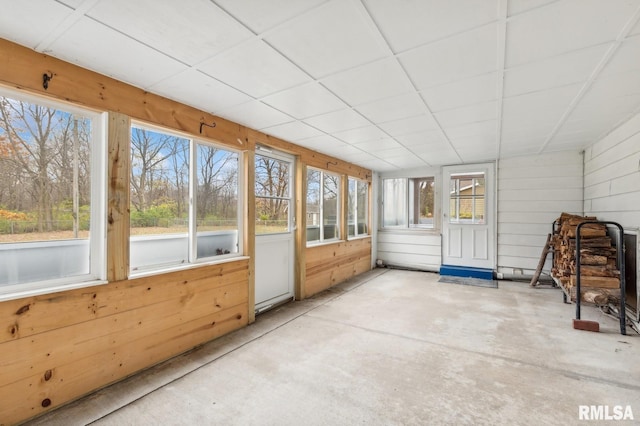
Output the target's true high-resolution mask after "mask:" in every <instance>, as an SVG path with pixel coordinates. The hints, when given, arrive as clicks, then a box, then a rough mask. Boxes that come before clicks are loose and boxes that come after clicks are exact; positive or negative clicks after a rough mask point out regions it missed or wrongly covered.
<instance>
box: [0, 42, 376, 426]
mask: <svg viewBox="0 0 640 426" xmlns="http://www.w3.org/2000/svg"><path fill="white" fill-rule="evenodd" d="M0 63H1V64H2V67H0V84H2V85H5V86H8V87H12V88H17V89H19V90H24V91H28V92H30V93H35V94H38V95H42V96H46V97H50V98H54V99H57V100H61V101H65V102H70V103H73V104H77V105H81V106H84V107H88V108H92V109H96V110H99V111H105V112H109V130H110V131H109V146H108V156H109V164H107V168H108V175H109V176H108V183H107V198H108V206H107V208H108V216H109V217H108V226H107V278H108V280H109V283H108V284H104V285H99V286H93V287H86V288H82V289H77V290H69V291H63V292H58V293H53V294H45V295H41V296H34V297H28V298H22V299H16V300H12V301H7V302H1V303H0V426H4V425H8V424H14V423H19V422H21V421H24V420H26V419H29V418H31V417H34V416H37V415H39V414H42V413H44V412H46V411H49V410H51V409H53V408H55V407H58V406H60V405H62V404H65V403H67V402H69V401H72V400H74V399H77V398H79V397H81V396H83V395H85V394H87V393H90V392H92V391H94V390H96V389H99V388H101V387H103V386H106V385H108V384H110V383H113V382H115V381H118V380H121V379H123V378H125V377H127V376H129V375H131V374H134V373H135V372H137V371H139V370H141V369H144V368H147V367H149V366H151V365H154V364H156V363H158V362H161V361H164V360H166V359H168V358H170V357H172V356H175V355H177V354H180V353H182V352H185V351H187V350H189V349H191V348H193V347H196V346H198V345H200V344H202V343H205V342H207V341H210V340H212V339H215V338H217V337H219V336H221V335H223V334H225V333H228V332H230V331H233V330H235V329H238V328H241V327H243V326H245V325H247V324H248V323H249V322H251V321H253V308H254V306H253V300H254V299H253V297H254V294H253V282H254V277H253V272H254V258H253V256H254V252H253V240H254V238H255V230H254V228H255V227H254V226H252V217H253V216H254V215H253V213H252V212H251V211H250V210H251V207H252V205H253V203H251V196H249V197H247V199H245V201H246V202H247V206H248V210H247V214H246V215H245V217H244V222H245V223H244V224H243V226H244V230H245V235H244V237H245V239H244V250H245V252H244V253H243V254H244V255H245V256H246V257H244V258H242V259H237V260H233V261H229V262H225V263H221V264H216V265H206V266H199V267H193V268H191V269H185V270H182V271H178V272H172V273H165V274H158V275H154V276H149V277H145V278H137V279H128V272H129V271H128V232H129V216H128V203H129V201H128V197H129V192H128V186H129V183H128V175H129V174H128V172H126V171H127V170H128V167H129V165H128V152H129V146H128V130H127V128H128V126H129V122H130V120H131V119H137V120H141V121H144V122H147V123H151V124H156V125H160V126H163V127H166V128H169V129H174V130H178V131H182V132H185V133H188V134H191V135H193V136H194V137H198V138H199V139H204V140H211V141H213V142H216V143H220V144H223V145H227V146H229V147H231V148H234V149H241V150H243V151H245V152H246V153H247V155H246V156H245V160H246V161H245V164H244V173H245V174H244V177H245V179H246V182H245V183H247V184H248V183H250V181H251V179H250V176H249V175H250V172H251V167H249V162H250V161H251V159H252V158H253V151H254V149H255V145H256V144H257V143H261V144H264V145H267V146H271V147H273V148H275V149H279V150H282V151H285V152H289V153H291V154H293V155H295V156H296V158H297V167H298V188H297V190H296V194H297V196H298V201H297V208H296V212H297V213H296V214H297V215H298V220H297V223H298V224H303V223H304V217H305V216H304V199H305V198H304V197H303V195H304V191H303V189H304V188H303V187H302V186H301V185H303V184H304V179H303V176H304V171H305V170H306V167H307V166H313V167H316V168H321V169H325V170H329V171H332V172H334V173H340V174H342V176H343V179H346V177H347V176H354V177H358V178H360V179H364V180H367V181H369V182H371V171H370V170H367V169H364V168H361V167H358V166H355V165H353V164H350V163H348V162H345V161H342V160H339V159H336V158H333V157H329V156H327V155H324V154H320V153H317V152H314V151H312V150H309V149H306V148H303V147H299V146H296V145H294V144H291V143H289V142H287V141H283V140H281V139H278V138H274V137H271V136H268V135H266V134H263V133H261V132H257V131H254V130H252V129H248V128H246V127H243V126H241V125H239V124H236V123H233V122H230V121H227V120H224V119H222V118H220V117H215V116H213V115H211V114H208V113H206V112H203V111H199V110H197V109H195V108H192V107H189V106H187V105H183V104H180V103H177V102H174V101H171V100H169V99H166V98H163V97H160V96H157V95H154V94H152V93H148V92H145V91H143V90H141V89H138V88H135V87H133V86H129V85H127V84H125V83H122V82H120V81H117V80H114V79H111V78H109V77H106V76H103V75H100V74H97V73H94V72H92V71H89V70H86V69H83V68H80V67H77V66H75V65H72V64H69V63H66V62H63V61H60V60H58V59H55V58H52V57H50V56H47V55H43V54H40V53H37V52H34V51H32V50H30V49H27V48H24V47H22V46H19V45H17V44H14V43H11V42H9V41H6V40H3V39H0ZM45 72H47V73H52V74H53V75H54V79H53V81H52V82H51V83H50V84H49V88H48V90H44V89H43V88H42V74H43V73H45ZM201 122H207V123H210V122H215V123H216V127H215V128H208V127H204V129H203V134H202V135H200V134H199V128H200V123H201ZM247 187H248V188H252V186H251V185H248V186H247ZM298 229H299V230H300V229H302V231H299V232H298V233H297V235H296V242H297V243H296V262H297V263H296V277H297V282H296V297H297V298H299V299H302V298H304V297H307V296H310V295H312V294H315V293H317V292H319V291H321V290H323V289H325V288H328V287H330V286H332V285H335V284H338V283H340V282H342V281H344V280H346V279H348V278H350V277H352V276H353V275H356V274H358V273H361V272H365V271H368V270H369V269H370V268H371V239H370V238H363V239H358V240H353V241H341V242H337V243H333V244H327V245H322V246H315V247H310V248H306V244H305V241H306V239H305V235H304V226H298Z"/></svg>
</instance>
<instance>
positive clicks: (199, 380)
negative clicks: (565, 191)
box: [31, 269, 640, 426]
mask: <svg viewBox="0 0 640 426" xmlns="http://www.w3.org/2000/svg"><path fill="white" fill-rule="evenodd" d="M438 278H439V276H438V275H437V274H431V273H422V272H410V271H398V270H386V269H383V270H374V271H372V272H370V273H367V274H364V275H362V276H359V277H357V278H356V279H353V280H351V281H349V282H347V283H345V284H342V285H340V286H338V287H337V288H334V289H331V290H329V291H326V292H324V293H322V294H320V295H318V296H316V297H314V298H311V299H309V300H305V301H302V302H296V303H290V304H288V305H285V306H282V307H280V308H278V309H275V310H273V311H271V312H268V313H265V314H263V315H261V316H259V317H258V320H257V321H256V323H255V324H253V325H251V326H249V327H247V328H245V329H243V330H239V331H237V332H235V333H232V334H230V335H227V336H225V337H223V338H221V339H218V340H216V341H214V342H211V343H209V344H207V345H205V346H203V347H201V348H199V349H197V350H194V351H192V352H190V353H188V354H185V355H182V356H179V357H176V358H174V359H172V360H170V361H168V362H165V363H163V364H161V365H159V366H157V367H154V368H152V369H149V370H147V371H144V372H142V373H140V374H138V375H136V376H134V377H132V378H130V379H128V380H126V381H123V382H120V383H118V384H116V385H113V386H110V387H108V388H105V389H103V390H100V391H98V392H96V393H94V394H92V395H90V396H88V397H86V398H84V399H82V400H79V401H77V402H74V403H72V404H69V405H67V406H66V407H62V408H61V409H58V410H56V411H54V412H51V413H49V414H48V415H46V416H44V417H41V418H39V419H37V420H35V421H33V422H31V424H32V425H65V426H66V425H77V424H96V425H156V424H157V425H159V424H163V425H165V424H167V425H169V424H170V425H355V424H367V425H378V424H379V425H394V424H397V425H412V424H413V425H437V424H455V425H464V424H469V425H482V424H486V425H536V426H538V425H556V424H557V425H570V424H580V423H584V422H581V421H580V419H579V406H580V405H597V406H609V407H610V408H609V412H610V413H611V412H613V408H614V406H622V407H623V408H624V409H625V410H626V407H627V406H630V407H631V410H632V414H633V416H634V419H635V422H636V424H637V423H638V422H640V336H638V335H637V334H635V333H634V332H633V331H631V330H629V334H628V335H627V336H623V335H620V334H619V330H618V323H617V321H615V320H613V319H611V318H609V317H607V316H605V315H603V314H601V313H600V312H599V311H597V310H596V309H595V308H592V307H584V308H583V318H584V319H591V320H596V321H599V322H600V329H601V332H600V333H591V332H587V331H578V330H574V329H573V328H572V318H573V314H574V305H565V304H563V303H562V296H561V293H560V290H558V289H551V288H537V289H531V288H529V286H528V285H527V284H523V283H514V282H508V281H501V282H500V284H499V288H498V289H492V288H482V287H472V286H465V285H457V284H444V283H439V282H438ZM587 423H588V424H598V422H593V421H589V422H587ZM603 423H605V424H611V423H612V422H611V421H605V422H603ZM614 423H617V422H614ZM624 423H625V422H623V424H624ZM626 423H629V424H631V423H634V422H631V421H629V422H626Z"/></svg>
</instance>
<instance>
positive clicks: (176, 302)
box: [0, 259, 248, 425]
mask: <svg viewBox="0 0 640 426" xmlns="http://www.w3.org/2000/svg"><path fill="white" fill-rule="evenodd" d="M247 273H248V261H247V260H246V259H245V260H237V261H233V262H228V263H222V264H219V265H210V266H205V267H200V268H194V269H187V270H183V271H179V272H173V273H169V274H164V275H161V276H150V277H145V278H139V279H134V280H127V281H117V282H113V283H109V284H105V285H100V286H95V287H88V288H82V289H77V290H72V291H67V292H63V293H54V294H49V295H43V296H35V297H29V298H24V299H17V300H12V301H8V302H3V303H2V304H1V305H0V342H1V343H0V366H1V368H2V374H0V425H9V424H14V423H17V422H19V421H21V420H24V419H27V418H30V417H33V416H36V415H38V414H41V413H43V412H45V411H48V410H50V409H52V408H54V407H57V406H59V405H61V404H64V403H66V402H68V401H71V400H73V399H76V398H78V397H80V396H82V395H84V394H87V393H89V392H91V391H93V390H95V389H98V388H100V387H103V386H105V385H107V384H109V383H113V382H115V381H117V380H120V379H123V378H125V377H127V376H129V375H131V374H133V373H135V372H136V371H139V370H141V369H143V368H146V367H149V366H151V365H153V364H156V363H158V362H161V361H164V360H166V359H168V358H170V357H172V356H174V355H177V354H179V353H182V352H184V351H187V350H189V349H191V348H193V347H195V346H197V345H199V344H201V343H203V342H206V341H209V340H211V339H214V338H216V337H219V336H221V335H223V334H225V333H228V332H229V331H232V330H235V329H238V328H240V327H243V326H245V325H246V324H247V301H248V294H247V293H248V287H247Z"/></svg>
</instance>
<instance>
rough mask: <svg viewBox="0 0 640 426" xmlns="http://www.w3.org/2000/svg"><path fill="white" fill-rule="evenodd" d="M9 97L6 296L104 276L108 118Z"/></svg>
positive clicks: (4, 108) (4, 149) (0, 227)
mask: <svg viewBox="0 0 640 426" xmlns="http://www.w3.org/2000/svg"><path fill="white" fill-rule="evenodd" d="M4 93H5V92H4V90H3V94H4ZM3 94H0V289H1V290H0V293H1V294H6V295H9V294H15V293H18V292H25V291H35V290H44V289H48V288H53V286H55V287H56V288H59V287H60V286H68V285H71V284H74V283H82V282H87V281H95V280H103V279H104V278H105V271H104V253H105V248H104V235H105V220H104V217H105V214H104V209H105V195H104V194H105V192H104V189H103V188H104V185H105V180H104V178H103V176H104V171H105V167H104V162H105V157H106V150H105V135H104V130H103V129H104V123H103V122H104V117H103V115H102V114H98V113H95V112H92V111H87V110H83V109H79V108H75V107H72V106H69V105H62V104H58V103H54V102H50V101H47V100H44V99H40V98H36V97H31V96H24V95H23V94H19V93H13V92H11V91H7V92H6V95H3Z"/></svg>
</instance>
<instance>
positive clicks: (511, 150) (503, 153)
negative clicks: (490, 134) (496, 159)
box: [500, 144, 541, 158]
mask: <svg viewBox="0 0 640 426" xmlns="http://www.w3.org/2000/svg"><path fill="white" fill-rule="evenodd" d="M540 145H541V144H540ZM539 151H540V149H539V146H536V145H534V144H531V145H525V144H521V145H518V144H515V145H505V144H502V146H501V147H500V157H501V158H510V157H521V156H525V155H536V154H538V152H539Z"/></svg>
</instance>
